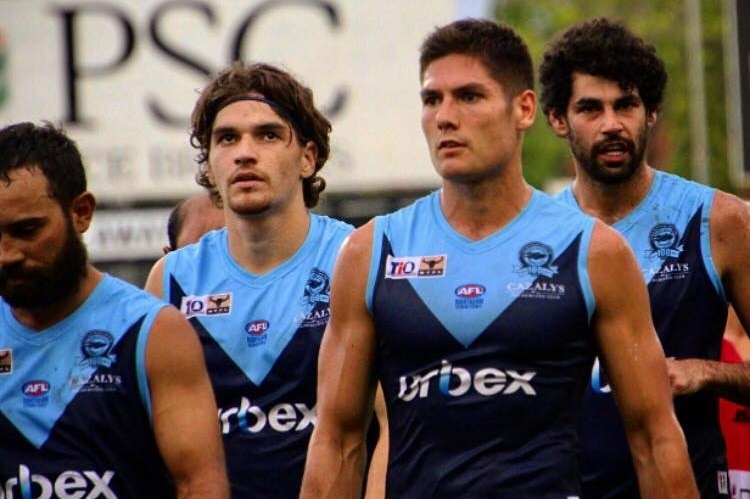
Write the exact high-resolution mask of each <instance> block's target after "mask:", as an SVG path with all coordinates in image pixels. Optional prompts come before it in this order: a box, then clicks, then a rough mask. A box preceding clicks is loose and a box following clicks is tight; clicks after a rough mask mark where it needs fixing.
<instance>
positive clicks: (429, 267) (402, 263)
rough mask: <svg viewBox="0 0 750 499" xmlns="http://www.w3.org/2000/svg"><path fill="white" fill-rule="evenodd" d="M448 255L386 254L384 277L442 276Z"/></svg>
mask: <svg viewBox="0 0 750 499" xmlns="http://www.w3.org/2000/svg"><path fill="white" fill-rule="evenodd" d="M447 263H448V255H431V256H401V257H396V256H393V255H388V258H387V259H386V261H385V278H386V279H413V278H424V277H443V276H444V275H445V271H446V265H447Z"/></svg>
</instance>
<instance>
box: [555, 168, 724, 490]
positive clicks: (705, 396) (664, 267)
mask: <svg viewBox="0 0 750 499" xmlns="http://www.w3.org/2000/svg"><path fill="white" fill-rule="evenodd" d="M714 195H715V190H714V189H712V188H709V187H706V186H704V185H701V184H698V183H696V182H692V181H689V180H686V179H683V178H681V177H678V176H676V175H672V174H668V173H664V172H661V171H658V170H657V171H655V176H654V180H653V184H652V186H651V189H650V190H649V193H648V195H647V196H646V198H645V199H644V200H643V201H642V202H641V203H640V204H639V205H638V206H637V207H636V208H635V209H634V210H633V211H632V212H631V213H630V214H629V215H628V216H627V217H625V218H623V219H621V220H619V221H618V222H617V223H615V224H614V225H613V227H614V228H615V229H617V230H618V231H619V232H620V233H622V234H623V235H624V236H625V238H626V239H627V240H628V243H629V244H630V246H631V247H632V248H633V251H634V252H635V255H636V258H637V259H638V262H639V264H640V267H641V270H642V272H643V277H644V279H645V280H646V283H647V284H648V291H649V297H650V301H651V313H652V316H653V320H654V325H655V326H656V331H657V333H658V335H659V339H660V341H661V343H662V346H663V349H664V353H665V355H666V356H667V357H675V358H677V359H684V358H699V359H710V360H718V359H719V354H720V351H721V340H722V337H723V334H724V325H725V324H726V316H727V303H726V299H725V297H724V289H723V287H722V284H721V280H720V279H719V276H718V274H717V271H716V268H715V266H714V263H713V260H712V258H711V245H710V234H709V220H710V216H711V205H712V203H713V199H714ZM558 198H559V199H560V200H561V201H562V202H564V203H566V204H567V205H569V206H572V207H575V208H577V209H580V207H579V206H578V203H577V201H576V199H575V197H574V196H573V193H572V191H571V189H570V187H568V188H567V189H565V190H563V191H562V192H561V193H560V194H558ZM674 403H675V412H676V414H677V419H679V421H680V424H681V425H682V429H683V431H684V433H685V438H686V440H687V444H688V451H689V453H690V459H691V461H692V465H693V470H694V471H695V475H696V480H697V482H698V486H699V489H700V492H701V498H702V499H707V498H727V497H729V495H728V493H729V491H728V485H727V471H726V470H727V463H726V457H725V449H724V440H723V438H722V435H721V429H720V427H719V416H718V399H717V398H716V397H715V396H714V395H712V394H710V393H708V392H701V393H698V394H695V395H689V396H679V397H676V398H675V401H674ZM581 445H582V464H581V465H582V469H583V472H584V495H585V496H586V497H596V498H623V499H624V498H628V499H630V498H637V497H639V493H638V482H637V477H636V474H635V470H634V468H633V464H632V458H631V455H630V450H629V447H628V444H627V440H626V437H625V430H624V429H623V426H622V422H621V420H620V417H619V415H618V413H617V407H616V406H615V402H614V399H613V397H612V394H611V392H610V389H609V384H608V382H607V380H606V375H605V373H604V372H603V371H602V370H600V369H599V367H598V363H597V364H596V365H595V368H594V370H593V376H592V379H591V383H590V384H589V387H588V389H587V391H586V395H585V397H584V413H583V417H582V419H581Z"/></svg>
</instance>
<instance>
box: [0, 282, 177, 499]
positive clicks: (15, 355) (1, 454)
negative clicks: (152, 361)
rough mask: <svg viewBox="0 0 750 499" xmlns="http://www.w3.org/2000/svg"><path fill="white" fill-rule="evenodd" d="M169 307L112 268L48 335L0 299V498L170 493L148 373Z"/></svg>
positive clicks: (139, 497) (159, 497)
mask: <svg viewBox="0 0 750 499" xmlns="http://www.w3.org/2000/svg"><path fill="white" fill-rule="evenodd" d="M164 306H165V304H164V303H163V302H161V301H159V300H157V299H156V298H154V297H153V296H151V295H150V294H148V293H146V292H145V291H142V290H140V289H137V288H136V287H134V286H132V285H130V284H127V283H125V282H123V281H120V280H119V279H116V278H114V277H111V276H108V275H106V274H105V275H104V278H103V279H102V281H101V282H100V283H99V284H98V286H97V287H96V288H95V289H94V292H93V293H92V294H91V295H90V296H89V297H88V299H87V300H86V301H85V302H84V303H83V304H82V305H81V306H80V307H79V308H78V309H77V310H76V311H75V312H73V314H71V315H70V316H68V317H67V318H65V319H64V320H63V321H61V322H59V323H57V324H55V325H54V326H51V327H49V328H48V329H45V330H43V331H34V330H31V329H29V328H27V327H25V326H23V325H22V324H20V323H19V322H18V321H17V320H16V319H15V317H14V316H13V313H12V312H11V310H10V308H9V306H8V305H7V304H6V303H5V302H4V301H0V497H3V498H8V499H10V498H15V499H32V498H40V497H44V498H73V497H76V498H78V497H81V498H83V497H87V498H92V499H93V498H103V499H112V498H115V497H117V498H120V499H124V498H132V499H147V498H153V499H163V498H168V497H174V491H173V487H172V483H171V479H170V478H169V477H168V474H167V471H166V468H165V466H164V463H163V462H162V459H161V456H160V454H159V451H158V449H157V446H156V442H155V440H154V437H153V430H152V427H151V408H150V395H149V391H148V383H147V380H146V373H145V349H146V342H147V340H148V335H149V332H150V330H151V326H152V324H153V320H154V318H155V316H156V314H157V313H158V311H159V310H161V309H162V307H164Z"/></svg>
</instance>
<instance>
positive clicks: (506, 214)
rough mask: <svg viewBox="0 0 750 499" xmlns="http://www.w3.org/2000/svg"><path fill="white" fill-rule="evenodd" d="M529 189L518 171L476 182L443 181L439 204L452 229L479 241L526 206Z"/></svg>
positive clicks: (501, 226)
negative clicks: (511, 175)
mask: <svg viewBox="0 0 750 499" xmlns="http://www.w3.org/2000/svg"><path fill="white" fill-rule="evenodd" d="M531 193H532V189H531V187H529V185H528V184H526V181H525V180H524V179H523V177H522V176H520V175H518V176H513V177H512V178H509V177H508V176H505V177H502V178H498V179H496V180H495V181H492V182H482V183H477V184H469V183H457V182H443V189H442V190H441V192H440V207H441V209H442V211H443V215H444V216H445V218H446V220H447V221H448V223H449V224H450V226H451V227H452V228H453V229H454V230H455V231H456V232H458V233H460V234H461V235H463V236H465V237H467V238H469V239H471V240H473V241H479V240H481V239H484V238H485V237H487V236H489V235H491V234H494V233H495V232H497V231H498V230H500V229H502V228H503V227H505V226H506V225H507V224H508V223H509V222H510V221H511V220H513V219H514V218H515V217H516V216H517V215H518V214H519V213H520V212H521V211H522V210H523V209H524V208H525V207H526V205H527V204H528V202H529V200H530V199H531Z"/></svg>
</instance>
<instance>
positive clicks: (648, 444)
mask: <svg viewBox="0 0 750 499" xmlns="http://www.w3.org/2000/svg"><path fill="white" fill-rule="evenodd" d="M421 54H422V55H421V58H420V71H421V72H420V81H421V98H422V130H423V132H424V134H425V138H426V139H427V146H428V149H429V151H430V155H431V158H432V163H433V165H434V167H435V169H436V171H437V172H438V174H439V175H440V177H441V178H442V188H441V189H440V190H438V191H436V192H434V193H432V194H430V195H428V196H427V197H425V198H423V199H421V200H418V201H417V202H415V203H414V204H412V205H411V206H408V207H406V208H404V209H402V210H399V211H397V212H395V213H393V214H390V215H386V216H383V217H376V218H375V219H374V220H373V221H371V222H369V223H368V224H366V225H365V226H363V227H362V228H360V229H357V230H356V231H355V232H354V233H353V234H352V236H351V237H350V238H349V240H348V242H347V243H346V244H345V245H344V248H343V249H342V251H341V254H340V256H339V260H338V262H337V265H336V271H335V273H334V282H333V287H332V315H331V320H330V322H329V325H328V328H327V330H326V333H325V335H324V339H323V345H322V347H321V354H320V362H319V365H320V375H319V377H320V384H319V390H318V425H317V426H316V428H315V431H314V432H313V437H312V440H311V442H310V451H309V453H308V458H307V465H306V471H305V479H304V482H303V490H302V497H304V498H312V497H316V498H317V497H336V498H354V497H357V494H358V490H359V487H360V484H361V476H360V475H361V467H362V465H361V463H362V447H363V443H362V438H363V437H362V436H363V434H364V430H365V427H366V424H367V421H368V419H369V416H370V411H371V406H372V399H373V390H374V387H375V384H376V381H379V382H380V384H381V386H382V388H383V393H384V398H385V404H386V408H387V411H386V412H387V417H388V425H389V442H390V446H389V450H388V467H387V473H386V483H385V488H386V496H387V497H405V498H413V497H430V498H443V497H444V498H456V497H472V498H473V497H514V498H515V497H533V498H553V497H554V498H564V497H578V495H579V494H580V483H579V473H578V460H577V455H576V449H577V439H576V434H575V425H576V422H577V419H578V414H579V409H580V402H581V397H582V394H583V388H584V386H585V384H586V381H587V379H588V374H589V372H590V369H591V364H592V362H593V359H594V352H595V351H596V347H597V345H598V346H599V347H600V350H601V352H602V354H603V358H604V361H605V362H606V365H607V367H608V368H609V370H610V372H611V373H612V379H613V385H614V390H615V393H616V396H617V400H618V402H619V403H620V406H621V412H622V417H623V418H624V420H625V421H627V426H628V430H629V437H630V438H631V443H632V448H633V452H634V453H635V454H636V455H637V456H638V462H639V468H638V471H639V474H640V478H641V479H642V489H643V491H644V495H646V496H648V497H653V498H657V497H658V498H664V497H681V498H684V497H695V484H694V482H693V480H692V477H691V474H690V472H689V464H688V459H687V453H686V449H685V441H684V439H683V437H682V434H681V432H680V430H679V427H678V425H677V423H676V421H675V419H674V415H673V412H672V405H671V400H670V394H669V382H668V380H667V375H666V366H665V361H664V356H663V355H662V352H661V349H660V348H659V344H658V341H657V339H656V335H655V333H654V327H653V324H652V323H651V320H650V317H649V314H648V302H647V294H646V288H645V285H644V283H643V280H642V279H641V278H640V274H639V272H638V267H637V264H636V262H635V259H634V258H633V255H632V252H631V251H630V250H629V249H628V247H627V245H626V244H625V242H624V240H623V239H622V237H621V236H620V235H619V234H617V232H616V231H614V230H612V229H611V228H609V227H607V226H606V225H605V224H603V223H601V222H596V221H595V220H594V219H592V218H590V217H587V216H585V215H583V214H581V213H580V212H578V211H576V210H573V209H570V208H567V207H565V206H563V205H560V204H559V203H557V202H555V201H554V200H552V199H551V198H550V197H549V196H547V195H546V194H544V193H542V192H540V191H537V190H535V189H533V188H531V187H529V186H528V184H526V182H525V180H524V178H523V173H522V165H521V149H522V142H523V136H524V133H525V131H526V130H527V129H528V128H529V127H530V126H531V125H532V123H533V121H534V115H535V111H536V96H535V94H534V92H533V90H532V86H533V80H534V78H533V66H532V62H531V57H530V56H529V53H528V49H527V48H526V45H525V43H524V42H523V40H521V39H520V37H519V36H518V35H517V34H516V33H515V32H514V31H513V30H512V29H511V28H509V27H507V26H504V25H502V24H498V23H496V22H493V21H489V20H473V19H469V20H460V21H456V22H454V23H451V24H448V25H446V26H443V27H441V28H438V29H437V30H436V31H434V32H433V33H432V34H430V35H429V36H428V37H427V39H426V40H425V41H424V43H423V45H422V51H421Z"/></svg>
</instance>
